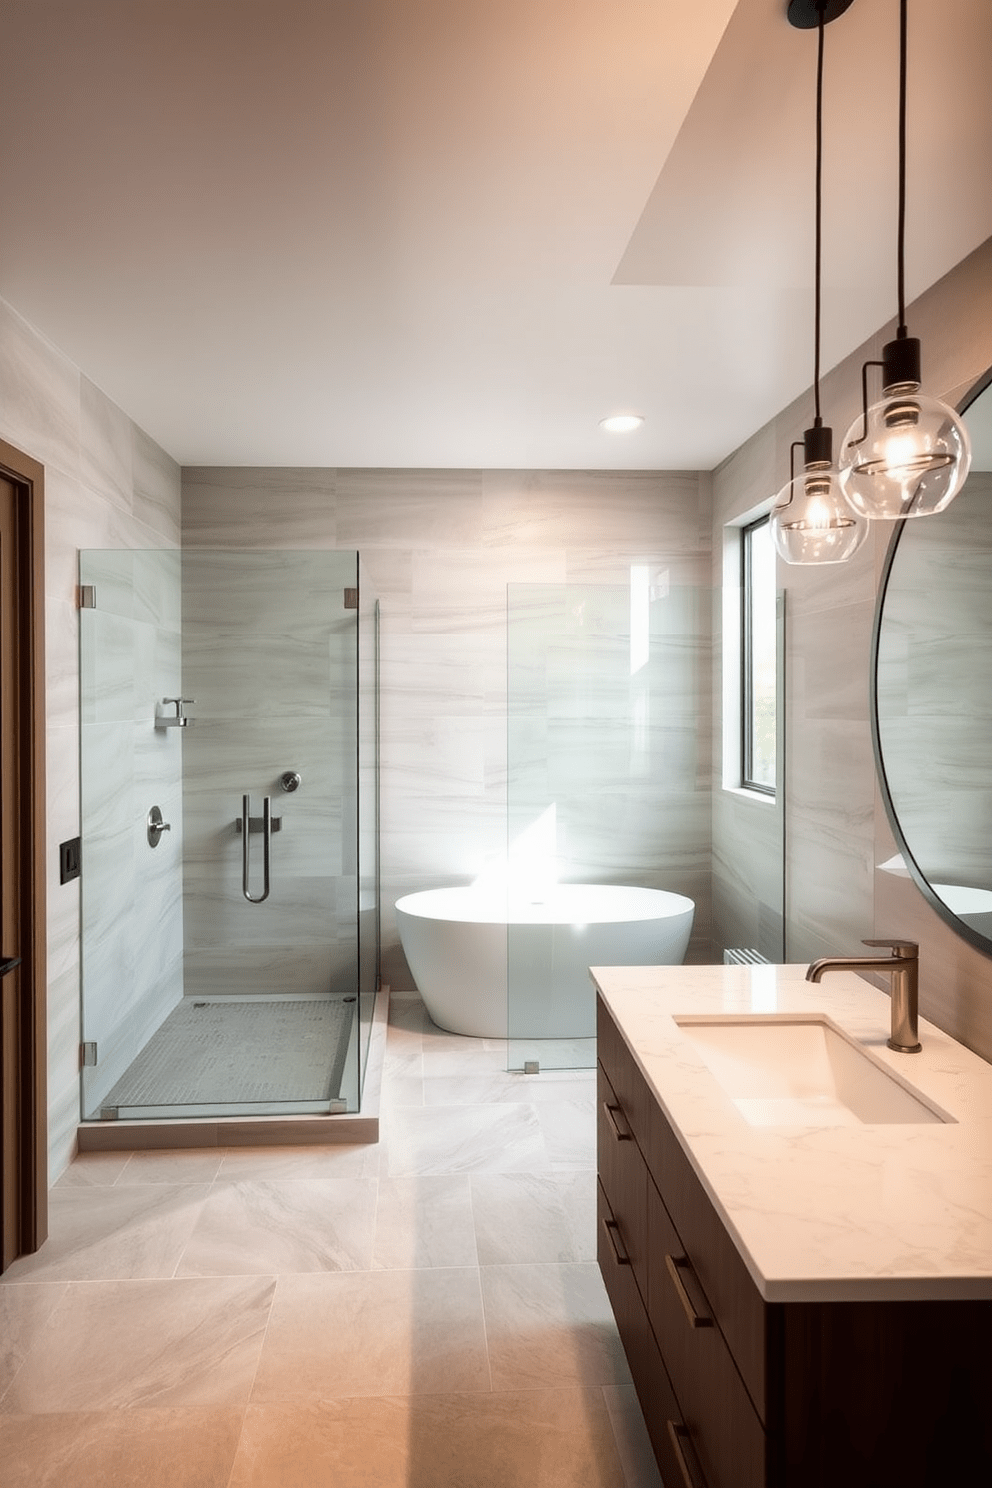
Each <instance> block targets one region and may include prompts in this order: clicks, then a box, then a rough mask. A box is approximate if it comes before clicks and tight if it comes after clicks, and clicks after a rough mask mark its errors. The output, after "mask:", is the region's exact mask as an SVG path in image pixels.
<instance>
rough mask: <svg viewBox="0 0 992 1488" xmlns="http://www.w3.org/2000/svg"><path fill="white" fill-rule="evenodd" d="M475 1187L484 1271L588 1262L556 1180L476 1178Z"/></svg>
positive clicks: (515, 1176) (545, 1177)
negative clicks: (578, 1249)
mask: <svg viewBox="0 0 992 1488" xmlns="http://www.w3.org/2000/svg"><path fill="white" fill-rule="evenodd" d="M471 1182H472V1213H473V1216H474V1219H475V1233H476V1241H477V1244H478V1248H479V1264H480V1265H481V1266H493V1265H503V1264H511V1263H515V1262H551V1263H557V1262H559V1261H577V1260H580V1259H584V1257H580V1256H579V1255H578V1254H577V1252H576V1249H575V1246H574V1243H573V1240H572V1233H571V1227H570V1225H569V1221H568V1217H567V1215H566V1213H565V1206H564V1204H563V1203H562V1198H561V1192H560V1190H559V1187H558V1184H557V1183H556V1181H555V1179H554V1177H552V1176H551V1175H545V1174H536V1173H473V1174H472V1178H471Z"/></svg>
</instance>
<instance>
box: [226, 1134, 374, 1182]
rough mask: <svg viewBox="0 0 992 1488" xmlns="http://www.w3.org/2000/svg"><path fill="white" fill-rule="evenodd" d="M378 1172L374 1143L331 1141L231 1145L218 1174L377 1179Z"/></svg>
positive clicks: (266, 1177)
mask: <svg viewBox="0 0 992 1488" xmlns="http://www.w3.org/2000/svg"><path fill="white" fill-rule="evenodd" d="M378 1171H379V1148H378V1145H377V1144H376V1143H375V1142H329V1143H328V1144H327V1146H325V1147H232V1148H229V1149H228V1150H227V1151H226V1152H225V1153H224V1155H223V1157H222V1158H221V1164H220V1172H219V1174H218V1177H220V1178H222V1179H223V1178H230V1179H235V1180H237V1181H239V1182H240V1181H243V1180H245V1179H252V1180H254V1179H262V1180H265V1181H269V1180H275V1179H282V1178H298V1179H303V1178H374V1177H375V1176H376V1174H377V1173H378Z"/></svg>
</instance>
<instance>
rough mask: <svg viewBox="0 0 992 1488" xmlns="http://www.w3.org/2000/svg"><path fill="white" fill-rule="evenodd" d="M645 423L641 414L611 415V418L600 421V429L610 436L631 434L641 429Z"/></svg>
mask: <svg viewBox="0 0 992 1488" xmlns="http://www.w3.org/2000/svg"><path fill="white" fill-rule="evenodd" d="M643 422H644V419H643V418H642V417H641V415H640V414H639V413H611V414H610V416H609V418H604V419H600V421H599V427H600V428H601V429H605V430H606V431H607V433H608V434H630V433H631V431H632V430H634V429H639V428H640V427H641V425H642V424H643Z"/></svg>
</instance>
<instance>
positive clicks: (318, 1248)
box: [176, 1178, 376, 1276]
mask: <svg viewBox="0 0 992 1488" xmlns="http://www.w3.org/2000/svg"><path fill="white" fill-rule="evenodd" d="M375 1203H376V1181H375V1179H374V1178H328V1179H315V1178H311V1179H309V1180H308V1181H306V1182H293V1181H292V1180H286V1179H282V1180H279V1179H267V1180H262V1179H255V1180H243V1181H240V1182H236V1183H228V1182H224V1181H221V1182H220V1183H219V1184H216V1185H215V1186H214V1189H213V1191H212V1193H211V1194H210V1195H209V1197H208V1198H207V1199H206V1200H205V1202H204V1204H203V1207H202V1209H201V1210H200V1215H199V1218H198V1219H197V1222H196V1225H195V1227H194V1229H193V1233H192V1234H191V1236H190V1238H189V1241H188V1243H187V1245H186V1248H185V1250H184V1251H183V1257H182V1260H181V1261H180V1263H179V1266H178V1268H177V1272H176V1274H177V1275H178V1276H231V1275H243V1274H246V1273H251V1274H253V1275H261V1274H281V1273H284V1272H305V1271H356V1270H357V1271H364V1270H368V1268H369V1265H370V1263H371V1256H372V1229H373V1224H374V1220H375Z"/></svg>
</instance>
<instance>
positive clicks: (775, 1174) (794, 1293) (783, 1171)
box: [592, 963, 992, 1302]
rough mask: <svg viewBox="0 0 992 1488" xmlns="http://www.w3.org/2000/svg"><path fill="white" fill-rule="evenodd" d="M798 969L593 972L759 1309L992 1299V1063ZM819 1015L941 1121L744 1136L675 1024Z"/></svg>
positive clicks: (841, 977) (841, 976)
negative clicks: (905, 1035)
mask: <svg viewBox="0 0 992 1488" xmlns="http://www.w3.org/2000/svg"><path fill="white" fill-rule="evenodd" d="M805 973H806V965H805V963H803V964H802V965H787V966H626V967H625V966H619V967H593V968H592V976H593V980H594V981H595V983H596V985H597V987H598V988H599V990H600V992H601V994H602V997H603V1000H604V1002H605V1003H606V1005H607V1007H608V1008H609V1010H610V1012H611V1014H612V1015H613V1018H614V1020H615V1021H616V1023H617V1025H618V1027H619V1028H620V1031H621V1033H622V1035H623V1037H624V1039H625V1041H626V1043H627V1046H628V1047H629V1049H630V1051H631V1053H632V1054H633V1056H634V1059H635V1060H636V1062H637V1064H638V1066H639V1067H640V1069H641V1071H642V1073H643V1074H644V1076H645V1078H646V1080H647V1082H648V1085H649V1087H650V1088H651V1090H652V1092H653V1093H654V1096H655V1098H656V1099H657V1101H658V1103H659V1105H660V1106H661V1108H662V1110H663V1111H664V1113H665V1115H666V1116H667V1118H668V1120H669V1122H670V1123H671V1125H672V1127H673V1129H674V1131H675V1133H676V1136H677V1137H678V1139H679V1141H680V1143H681V1145H682V1147H683V1149H684V1151H685V1153H686V1156H687V1157H688V1159H689V1162H690V1163H691V1165H692V1167H693V1169H694V1170H695V1172H696V1174H697V1176H698V1177H699V1179H700V1181H701V1183H702V1184H703V1186H704V1188H705V1189H706V1191H707V1193H708V1194H709V1196H710V1198H711V1199H712V1201H713V1203H714V1204H715V1206H716V1209H717V1211H718V1213H719V1214H720V1216H721V1218H722V1220H723V1221H724V1223H725V1225H726V1226H727V1229H728V1231H729V1233H730V1235H731V1236H732V1238H733V1240H734V1243H735V1244H736V1246H737V1248H738V1250H739V1251H740V1254H741V1257H742V1258H743V1260H744V1263H745V1265H746V1266H747V1268H748V1270H749V1272H750V1274H751V1276H752V1278H753V1279H754V1282H755V1284H756V1285H757V1287H758V1289H759V1291H760V1292H761V1295H762V1296H763V1297H764V1298H765V1299H766V1301H769V1302H795V1301H869V1300H871V1301H879V1300H892V1301H895V1300H926V1299H928V1298H929V1299H944V1300H948V1299H954V1298H962V1299H963V1298H992V1065H990V1064H988V1063H986V1061H985V1060H983V1059H981V1058H980V1057H979V1056H978V1055H977V1054H974V1053H972V1051H971V1050H970V1049H966V1048H965V1047H964V1046H963V1045H962V1044H959V1043H957V1042H956V1041H955V1040H954V1039H952V1038H950V1037H949V1036H948V1035H947V1034H945V1033H942V1032H941V1031H940V1029H938V1028H935V1027H934V1026H933V1025H932V1024H930V1023H928V1022H926V1021H925V1020H924V1019H922V1018H921V1019H920V1041H921V1043H922V1044H923V1050H922V1052H921V1053H919V1054H897V1053H896V1052H895V1051H894V1050H891V1049H889V1048H887V1046H886V1039H887V1038H888V1035H889V998H888V995H887V994H886V993H884V992H882V991H880V990H878V989H877V988H876V987H873V986H872V985H871V984H870V983H869V982H867V981H866V980H865V979H864V978H863V977H860V976H858V975H857V974H856V973H855V972H847V971H845V972H830V973H828V974H827V975H826V976H825V977H824V979H823V981H822V982H820V983H818V984H815V983H812V982H807V981H806V980H805ZM755 1013H778V1014H782V1013H800V1014H810V1013H812V1014H821V1013H822V1014H824V1015H826V1017H827V1018H829V1019H831V1020H832V1021H833V1022H834V1023H835V1024H837V1025H838V1027H839V1028H841V1029H842V1030H843V1031H844V1032H846V1033H847V1034H848V1035H850V1036H851V1037H853V1038H854V1039H855V1040H857V1041H858V1042H859V1043H861V1044H863V1045H864V1046H865V1047H866V1048H867V1049H869V1050H870V1051H871V1053H872V1054H873V1055H874V1056H875V1057H876V1058H877V1059H878V1060H879V1061H881V1062H882V1063H883V1064H884V1065H886V1066H887V1067H889V1068H890V1069H891V1070H892V1071H893V1072H894V1073H895V1074H896V1075H897V1076H898V1077H899V1078H900V1079H901V1080H903V1081H905V1082H906V1083H907V1084H908V1085H909V1086H910V1088H911V1089H913V1090H915V1091H917V1092H919V1094H920V1095H921V1096H923V1097H924V1098H925V1099H927V1100H928V1101H929V1102H930V1103H931V1104H936V1105H937V1106H938V1107H940V1108H941V1110H942V1111H943V1112H945V1113H946V1114H947V1115H948V1116H950V1117H952V1118H953V1120H950V1121H947V1122H935V1123H926V1124H879V1125H864V1124H857V1125H853V1126H839V1127H836V1126H830V1127H814V1126H806V1127H799V1126H782V1127H778V1126H775V1127H753V1126H751V1125H749V1124H748V1122H747V1121H746V1120H745V1119H744V1117H743V1116H742V1115H741V1114H740V1111H739V1110H738V1109H737V1108H736V1106H735V1105H734V1103H733V1102H732V1100H731V1099H730V1097H729V1096H728V1095H726V1094H725V1093H724V1090H723V1088H722V1087H721V1086H720V1085H719V1084H718V1082H717V1080H716V1079H715V1077H714V1076H713V1075H712V1074H711V1073H710V1071H709V1069H708V1068H707V1066H706V1064H704V1062H703V1060H702V1058H701V1057H700V1055H699V1053H698V1052H697V1050H696V1049H695V1047H694V1046H693V1044H692V1043H691V1042H690V1041H689V1037H688V1036H687V1032H684V1031H683V1030H682V1029H681V1028H680V1027H679V1025H678V1024H677V1023H676V1022H675V1019H676V1017H677V1016H680V1015H700V1014H704V1015H714V1014H724V1015H725V1014H730V1015H741V1014H744V1015H750V1014H755Z"/></svg>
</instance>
